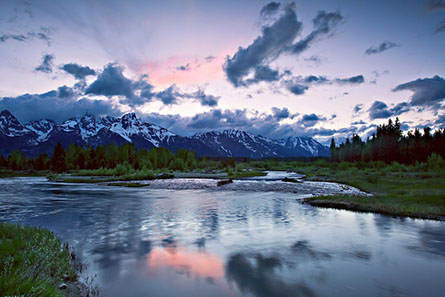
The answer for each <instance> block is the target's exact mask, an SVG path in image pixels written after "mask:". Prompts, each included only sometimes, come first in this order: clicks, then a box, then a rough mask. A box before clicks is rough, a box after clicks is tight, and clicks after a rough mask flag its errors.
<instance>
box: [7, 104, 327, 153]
mask: <svg viewBox="0 0 445 297" xmlns="http://www.w3.org/2000/svg"><path fill="white" fill-rule="evenodd" d="M57 142H60V143H61V144H62V145H63V146H64V147H67V146H68V145H69V144H70V143H75V144H77V145H81V146H87V145H91V146H98V145H104V144H110V143H112V142H114V143H116V144H117V145H121V144H124V143H127V142H131V143H134V145H135V146H136V147H138V148H145V149H150V148H152V147H159V146H161V147H165V148H168V149H170V150H173V151H176V150H178V149H181V148H183V149H188V150H193V151H195V152H196V153H197V154H198V155H200V156H211V157H249V158H265V157H277V158H279V157H313V156H327V155H329V149H328V148H327V147H326V146H323V145H321V144H320V143H318V142H317V141H315V140H314V139H312V138H310V137H288V138H286V139H280V140H272V139H269V138H266V137H263V136H261V135H255V134H252V133H249V132H246V131H240V130H235V129H229V130H224V131H210V132H206V133H197V134H195V135H193V136H190V137H183V136H180V135H176V134H174V133H172V132H171V131H169V130H167V129H165V128H163V127H160V126H158V125H155V124H151V123H147V122H144V121H142V120H141V119H139V118H138V117H137V116H136V115H135V114H134V113H128V114H125V115H123V116H122V117H120V118H114V117H109V116H107V117H102V118H96V117H94V116H92V115H88V114H87V115H85V116H84V117H82V118H80V119H78V118H70V119H68V120H66V121H64V122H62V123H60V124H56V123H55V122H53V121H51V120H46V119H42V120H39V121H32V122H29V123H27V124H25V125H22V124H21V123H20V122H19V121H18V120H17V118H15V117H14V116H13V115H12V114H11V113H10V112H9V111H7V110H4V111H2V112H1V113H0V143H1V146H0V154H3V155H7V154H9V153H10V152H11V151H12V150H20V151H23V152H25V153H27V154H28V155H30V156H36V155H38V154H40V153H47V154H51V153H52V150H53V148H54V146H55V145H56V143H57Z"/></svg>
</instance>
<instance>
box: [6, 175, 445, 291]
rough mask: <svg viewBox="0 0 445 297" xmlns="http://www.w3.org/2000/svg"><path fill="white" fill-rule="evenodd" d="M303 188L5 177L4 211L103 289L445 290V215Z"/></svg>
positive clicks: (12, 219)
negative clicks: (51, 235)
mask: <svg viewBox="0 0 445 297" xmlns="http://www.w3.org/2000/svg"><path fill="white" fill-rule="evenodd" d="M265 182H267V181H265ZM296 197H299V196H298V194H296V193H278V192H249V191H241V192H240V191H208V190H165V189H150V188H149V187H148V188H139V189H137V188H136V189H134V188H131V189H129V188H120V187H107V186H100V185H99V186H98V185H81V184H71V185H70V184H59V183H51V182H47V181H46V180H45V179H43V178H14V179H0V220H1V221H10V222H18V223H23V224H29V225H34V226H43V227H47V228H49V229H51V230H52V231H54V232H55V233H56V234H57V235H58V236H59V237H60V238H61V239H62V241H67V242H69V243H70V244H71V245H72V246H73V247H74V248H75V250H76V252H77V253H78V254H79V255H80V256H81V257H82V259H83V260H84V261H86V262H87V267H88V268H87V269H86V271H85V276H87V275H95V274H97V278H96V282H97V284H98V285H99V286H100V291H101V295H102V296H212V297H213V296H257V297H274V296H280V297H287V296H354V297H356V296H445V293H444V292H445V224H444V223H443V222H435V221H427V220H411V219H400V218H391V217H386V216H380V215H374V214H360V213H353V212H349V211H341V210H331V209H317V208H314V207H311V206H309V205H302V204H300V203H299V202H298V201H296V199H295V198H296Z"/></svg>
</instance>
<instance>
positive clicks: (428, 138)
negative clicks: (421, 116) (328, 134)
mask: <svg viewBox="0 0 445 297" xmlns="http://www.w3.org/2000/svg"><path fill="white" fill-rule="evenodd" d="M330 149H331V161H334V162H342V161H350V162H358V161H364V162H370V161H382V162H385V163H387V164H390V163H392V162H398V163H401V164H405V165H413V164H414V163H415V162H416V161H418V162H426V161H427V159H428V157H429V156H430V155H431V154H432V153H435V154H436V155H439V156H441V157H442V158H445V129H442V130H440V129H439V130H436V131H435V132H434V135H431V129H430V128H428V127H426V128H424V129H423V135H422V134H421V132H420V130H418V129H416V130H415V131H414V133H413V132H412V131H408V133H407V135H406V136H404V135H403V134H402V130H401V128H400V122H399V119H398V118H396V120H395V122H393V121H392V120H391V119H390V120H389V121H388V124H382V125H379V126H378V127H377V129H376V133H374V134H373V136H372V138H371V139H368V140H367V141H366V142H364V141H362V140H361V139H360V137H359V136H358V135H353V136H352V138H351V140H349V138H347V139H346V141H345V143H342V144H340V145H339V146H338V147H336V146H335V141H334V140H332V142H331V147H330Z"/></svg>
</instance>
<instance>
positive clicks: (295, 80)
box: [282, 75, 365, 95]
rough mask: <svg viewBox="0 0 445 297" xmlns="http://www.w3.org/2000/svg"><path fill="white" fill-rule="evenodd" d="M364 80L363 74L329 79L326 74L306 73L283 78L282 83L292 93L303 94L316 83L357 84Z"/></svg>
mask: <svg viewBox="0 0 445 297" xmlns="http://www.w3.org/2000/svg"><path fill="white" fill-rule="evenodd" d="M364 81H365V78H364V77H363V75H357V76H352V77H349V78H333V79H329V78H327V77H326V76H323V75H321V76H316V75H308V76H305V77H301V76H294V77H292V78H290V79H286V80H283V81H282V83H283V85H284V86H285V87H286V88H287V89H288V90H289V91H290V92H291V93H292V94H294V95H302V94H304V93H305V92H306V91H307V90H308V89H309V86H311V85H318V84H339V85H346V84H350V85H357V84H361V83H363V82H364Z"/></svg>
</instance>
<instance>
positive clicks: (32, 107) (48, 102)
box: [0, 86, 122, 123]
mask: <svg viewBox="0 0 445 297" xmlns="http://www.w3.org/2000/svg"><path fill="white" fill-rule="evenodd" d="M78 96H79V94H77V93H76V92H75V91H74V90H73V89H71V88H69V87H66V86H62V87H60V88H59V89H58V90H53V91H50V92H47V93H43V94H25V95H21V96H18V97H3V98H0V110H3V109H7V110H9V111H10V112H11V113H13V114H14V115H15V116H17V118H18V119H19V120H20V121H21V122H22V123H26V122H28V121H32V120H38V119H41V118H47V119H51V120H54V121H56V122H60V121H63V120H66V119H68V118H70V117H81V116H83V115H85V113H87V112H88V113H91V114H94V115H96V116H106V115H110V116H117V115H121V114H122V111H121V110H120V109H119V108H117V107H115V106H114V105H113V104H112V103H111V102H110V101H109V100H91V99H88V98H80V99H79V98H78Z"/></svg>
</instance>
